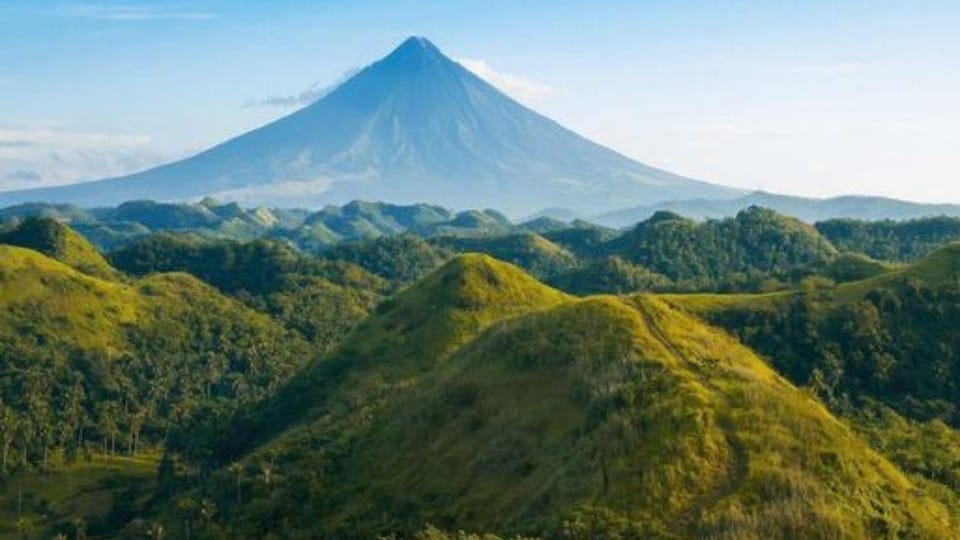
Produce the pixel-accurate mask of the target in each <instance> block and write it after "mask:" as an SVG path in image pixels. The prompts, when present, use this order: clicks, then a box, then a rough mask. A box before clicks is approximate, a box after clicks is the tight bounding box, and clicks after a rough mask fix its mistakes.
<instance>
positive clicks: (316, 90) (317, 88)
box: [243, 68, 360, 107]
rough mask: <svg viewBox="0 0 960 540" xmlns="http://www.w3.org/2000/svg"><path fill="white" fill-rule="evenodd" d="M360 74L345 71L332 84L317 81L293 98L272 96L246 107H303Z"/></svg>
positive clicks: (355, 70)
mask: <svg viewBox="0 0 960 540" xmlns="http://www.w3.org/2000/svg"><path fill="white" fill-rule="evenodd" d="M359 72H360V68H353V69H349V70H347V71H345V72H344V73H343V74H342V75H340V77H338V78H337V80H335V81H334V82H332V83H323V82H320V81H316V82H314V83H313V84H311V85H310V86H309V87H307V89H306V90H304V91H302V92H300V93H299V94H295V95H292V96H272V97H268V98H262V99H253V100H250V101H248V102H246V103H245V104H244V105H243V106H244V107H303V106H306V105H309V104H311V103H313V102H314V101H316V100H318V99H320V98H322V97H324V96H326V95H327V94H329V93H330V92H333V91H334V90H336V88H337V87H338V86H340V85H341V84H343V83H344V82H345V81H346V80H347V79H349V78H350V77H353V76H354V75H356V74H357V73H359Z"/></svg>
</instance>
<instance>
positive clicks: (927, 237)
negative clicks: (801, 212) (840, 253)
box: [816, 217, 960, 262]
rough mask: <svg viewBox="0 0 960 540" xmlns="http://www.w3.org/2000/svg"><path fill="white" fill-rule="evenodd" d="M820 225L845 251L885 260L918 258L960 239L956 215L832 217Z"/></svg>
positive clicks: (959, 219) (958, 222)
mask: <svg viewBox="0 0 960 540" xmlns="http://www.w3.org/2000/svg"><path fill="white" fill-rule="evenodd" d="M816 227H817V230H818V231H820V233H821V234H823V235H824V236H825V237H827V238H828V239H829V240H830V241H831V242H833V244H834V245H835V246H837V247H838V248H840V249H841V250H844V251H855V252H859V253H864V254H866V255H869V256H870V257H873V258H874V259H880V260H884V261H900V262H910V261H916V260H918V259H920V258H922V257H924V256H926V255H929V254H930V253H932V252H933V251H935V250H937V249H938V248H940V247H942V246H943V245H944V244H948V243H950V242H956V241H957V240H960V218H955V217H936V218H922V219H913V220H908V221H893V220H881V221H858V220H853V219H832V220H828V221H823V222H820V223H817V225H816Z"/></svg>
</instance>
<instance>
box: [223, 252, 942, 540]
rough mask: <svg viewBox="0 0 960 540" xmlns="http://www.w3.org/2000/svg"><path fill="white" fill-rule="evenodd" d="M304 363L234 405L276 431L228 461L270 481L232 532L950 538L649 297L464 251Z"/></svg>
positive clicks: (932, 506) (911, 495)
mask: <svg viewBox="0 0 960 540" xmlns="http://www.w3.org/2000/svg"><path fill="white" fill-rule="evenodd" d="M311 370H312V371H313V373H314V375H312V376H309V377H304V379H303V380H304V381H307V382H303V381H298V382H294V383H293V384H292V385H291V386H290V387H288V388H287V389H286V390H285V391H284V392H281V393H280V394H279V396H281V398H280V399H278V400H275V401H274V407H273V408H268V409H264V410H261V412H259V413H257V412H254V413H252V414H253V418H257V417H258V415H259V418H260V420H259V421H260V423H261V424H260V425H264V426H266V425H269V426H273V427H275V426H277V422H278V421H279V420H281V419H285V420H286V422H287V426H288V427H287V428H286V429H279V430H277V432H276V434H275V435H273V436H271V437H270V438H268V439H261V440H258V441H257V442H256V444H255V445H251V446H248V448H249V449H251V450H252V452H251V453H249V454H248V455H247V456H246V457H244V458H242V459H241V462H242V463H243V466H244V469H246V470H252V469H254V468H256V467H259V466H263V464H265V463H269V466H270V467H271V468H272V469H273V470H275V471H276V480H275V482H274V484H273V487H272V491H271V493H270V495H269V497H268V496H267V495H266V492H264V491H258V490H255V489H254V488H253V486H251V488H250V489H252V490H253V491H251V495H250V497H251V500H249V501H247V502H245V503H244V504H243V505H241V506H239V507H236V508H235V509H234V510H231V512H236V514H235V518H232V519H231V520H229V521H228V523H227V524H226V530H228V531H232V533H233V534H241V535H242V534H247V535H254V536H257V535H262V534H265V533H266V532H267V531H269V530H271V529H272V527H273V526H274V525H275V524H276V521H275V519H276V518H275V516H279V515H283V516H285V518H284V519H285V521H284V527H285V531H287V532H288V533H289V534H293V535H296V534H299V533H304V534H307V533H308V531H309V534H326V535H333V536H344V535H346V536H355V537H363V536H369V535H375V534H381V533H387V532H389V531H398V532H411V531H413V530H417V528H419V527H422V526H423V524H424V523H428V522H429V523H434V524H438V525H441V526H444V527H449V528H453V529H463V528H466V529H471V530H478V531H491V532H498V533H505V534H507V533H519V532H524V533H531V534H547V535H548V536H549V535H551V534H561V531H568V532H567V533H563V534H573V536H571V537H572V538H588V537H596V536H597V535H603V534H607V535H609V534H619V535H627V536H628V537H635V536H642V537H663V538H670V537H691V536H697V537H723V536H726V537H736V538H745V537H763V538H789V537H798V536H803V537H813V538H817V537H819V538H829V537H842V538H858V537H870V536H873V537H893V536H896V535H904V536H917V537H931V538H947V537H949V536H950V533H949V530H950V529H949V527H950V519H951V518H950V513H949V511H948V509H947V507H946V506H945V505H944V504H942V503H940V502H937V501H936V500H934V498H933V495H931V494H929V493H927V492H925V491H924V490H923V489H921V488H920V487H919V486H918V485H915V484H914V483H913V482H912V481H911V480H910V479H909V478H908V477H906V476H904V475H903V474H902V473H901V472H899V471H898V470H897V468H896V467H895V466H893V465H891V464H890V462H888V461H887V460H886V459H884V458H883V457H881V456H879V455H877V454H876V453H874V452H873V451H872V450H871V449H870V448H869V447H868V445H867V444H866V443H865V442H864V441H863V440H862V439H861V438H860V437H859V436H858V435H856V434H855V433H853V432H852V431H851V430H850V429H849V428H847V427H846V426H845V425H844V424H843V423H842V422H840V421H838V420H837V419H836V418H835V417H833V416H832V415H831V413H829V412H828V411H827V410H826V409H825V408H824V407H823V406H822V405H820V404H819V403H818V402H817V401H816V400H815V399H814V398H813V397H811V396H810V395H809V394H807V393H805V392H802V391H800V390H798V389H796V388H795V387H794V386H792V385H791V384H790V383H789V382H787V381H786V380H784V379H783V378H781V377H780V376H779V375H777V374H776V373H775V372H773V371H772V370H771V369H770V368H769V367H768V366H767V364H766V363H764V362H763V360H761V359H760V358H759V357H757V356H756V355H755V354H754V353H752V352H751V351H750V350H749V349H747V348H745V347H744V346H742V345H740V344H739V343H737V342H736V341H735V340H733V339H732V338H730V337H729V336H727V335H726V334H725V333H724V332H723V331H720V330H716V329H714V328H711V327H710V326H708V325H706V324H704V323H703V322H701V321H699V320H697V319H695V318H693V317H691V316H689V315H685V314H683V313H682V312H680V311H678V310H676V309H674V308H671V307H669V306H668V305H667V304H666V303H664V302H662V301H661V300H659V299H657V298H656V297H646V296H638V297H633V298H630V299H620V298H615V297H605V296H601V297H590V298H586V299H575V298H572V297H568V296H565V295H562V294H561V293H558V292H556V291H553V290H551V289H549V288H547V287H545V286H543V285H541V284H539V283H537V282H536V281H535V280H533V278H531V277H529V276H527V275H525V274H524V273H523V272H522V271H520V270H519V269H517V268H515V267H513V266H511V265H508V264H506V263H501V262H497V261H495V260H493V259H490V258H487V257H483V256H461V257H457V258H455V259H453V260H452V261H451V262H449V263H447V264H446V265H444V266H443V267H441V268H440V269H438V270H437V271H435V272H434V273H433V274H431V275H430V276H428V277H427V278H425V279H424V280H423V281H421V282H420V283H418V284H417V285H415V286H413V287H411V288H410V289H407V290H406V291H404V292H402V293H400V294H399V295H398V296H397V297H396V298H395V299H393V300H391V301H389V302H388V303H387V304H385V305H383V306H382V307H381V308H380V309H378V310H377V313H376V314H375V315H374V316H372V317H371V319H369V320H368V321H367V322H365V323H364V324H363V325H361V326H360V327H359V328H358V329H357V331H356V332H355V333H354V334H353V335H352V336H350V337H348V339H347V340H346V341H345V342H344V344H343V345H342V347H341V348H340V350H339V351H337V352H334V353H333V355H332V356H330V357H329V358H327V359H325V360H321V361H320V362H318V363H317V364H316V365H315V366H313V367H312V368H311ZM281 404H282V406H281ZM253 425H256V424H250V423H247V424H245V425H242V426H239V427H241V428H242V429H243V431H248V430H249V428H250V427H251V426H253ZM230 439H231V440H232V436H230ZM251 442H252V441H251ZM233 448H234V450H237V448H236V447H233ZM254 448H255V449H254ZM308 449H309V450H308ZM306 471H311V472H310V473H309V474H304V473H305V472H306ZM311 486H315V488H311ZM320 486H322V487H320ZM317 488H319V489H317ZM294 507H296V508H298V509H300V510H298V511H297V512H293V513H292V512H290V509H292V508H294Z"/></svg>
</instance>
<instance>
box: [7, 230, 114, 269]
mask: <svg viewBox="0 0 960 540" xmlns="http://www.w3.org/2000/svg"><path fill="white" fill-rule="evenodd" d="M0 244H8V245H12V246H20V247H25V248H29V249H33V250H35V251H39V252H40V253H43V254H45V255H47V256H49V257H52V258H54V259H56V260H58V261H60V262H62V263H64V264H66V265H68V266H71V267H73V268H75V269H77V270H79V271H81V272H83V273H85V274H90V275H91V276H97V277H102V278H108V279H110V278H116V277H117V272H116V271H115V270H113V268H111V267H110V265H109V264H107V262H106V261H105V260H104V259H103V257H102V256H101V255H100V252H98V251H97V250H96V248H94V247H93V246H91V245H90V244H89V243H88V242H87V241H86V240H85V239H84V238H83V237H81V236H80V235H78V234H77V233H75V232H73V231H72V230H70V229H69V228H68V227H66V226H65V225H63V224H61V223H59V222H58V221H55V220H53V219H50V218H27V219H25V220H23V221H22V222H21V223H20V224H19V225H17V226H16V227H15V228H13V229H11V230H9V231H7V232H4V233H0Z"/></svg>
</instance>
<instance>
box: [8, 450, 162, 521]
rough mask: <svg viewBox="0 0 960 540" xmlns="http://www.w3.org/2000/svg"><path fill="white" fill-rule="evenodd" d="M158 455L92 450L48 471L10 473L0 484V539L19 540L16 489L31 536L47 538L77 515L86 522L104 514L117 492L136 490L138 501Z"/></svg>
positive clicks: (147, 492) (148, 489)
mask: <svg viewBox="0 0 960 540" xmlns="http://www.w3.org/2000/svg"><path fill="white" fill-rule="evenodd" d="M158 460H159V456H158V455H156V454H142V455H138V456H133V457H121V456H103V455H95V456H93V457H92V458H91V460H90V461H80V462H77V463H75V464H71V465H66V466H64V467H62V468H58V469H56V470H54V471H51V472H48V473H23V474H19V475H14V476H12V477H10V478H8V479H6V480H4V481H3V483H2V484H0V540H7V539H9V540H14V539H16V540H19V539H20V538H22V537H21V535H20V533H19V532H18V531H17V527H16V523H17V521H18V515H17V500H18V492H21V493H22V514H21V515H22V517H24V518H26V519H27V520H29V521H30V522H31V523H32V524H33V530H34V532H33V536H32V538H48V537H52V536H53V533H54V531H57V530H70V531H72V530H73V527H72V524H71V523H72V521H73V519H74V518H77V517H80V518H82V519H83V520H84V522H86V523H87V524H88V526H94V527H95V526H96V524H97V523H100V522H102V521H103V520H104V519H106V518H107V516H108V514H109V513H110V510H111V508H113V506H114V503H115V501H116V500H117V498H118V497H120V496H124V494H125V493H126V492H127V490H128V489H130V488H136V489H137V493H138V495H137V497H138V499H139V500H138V501H135V502H141V503H142V502H143V501H144V500H145V499H147V498H149V497H150V496H151V494H152V492H153V490H154V489H155V487H156V486H155V477H156V469H157V463H158Z"/></svg>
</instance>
